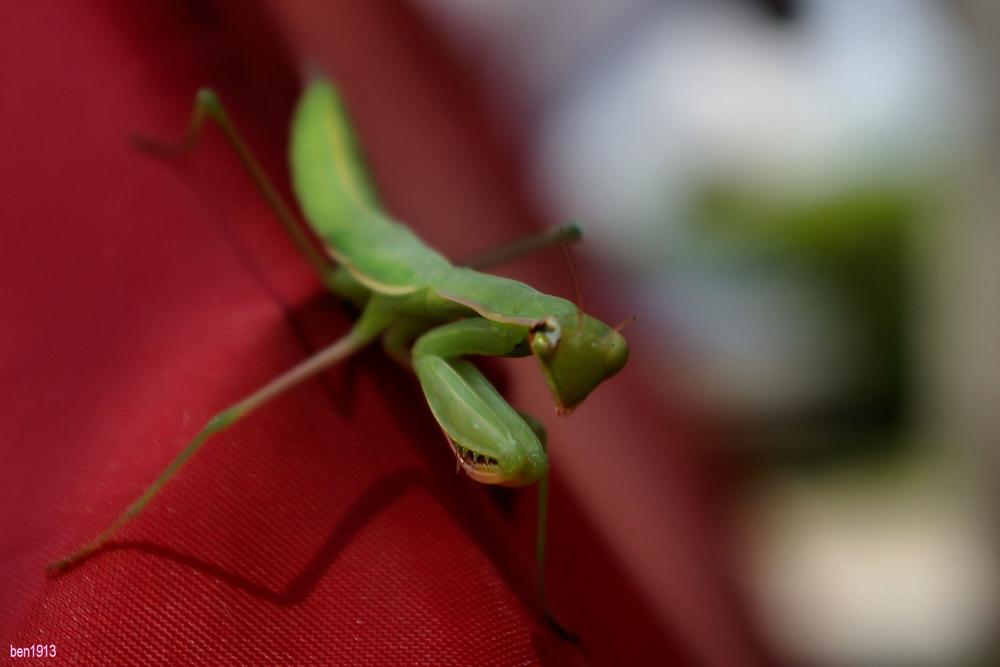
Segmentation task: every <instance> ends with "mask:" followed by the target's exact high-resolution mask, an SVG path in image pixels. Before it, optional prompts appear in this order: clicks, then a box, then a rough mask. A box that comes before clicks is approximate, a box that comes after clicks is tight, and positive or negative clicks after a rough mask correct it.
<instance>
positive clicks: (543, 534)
mask: <svg viewBox="0 0 1000 667" xmlns="http://www.w3.org/2000/svg"><path fill="white" fill-rule="evenodd" d="M517 414H519V415H520V416H521V419H523V420H524V421H525V423H526V424H527V425H528V427H529V428H530V429H531V430H532V431H534V433H535V435H536V436H537V437H538V441H539V442H541V443H542V448H543V449H545V450H546V452H548V436H547V435H546V433H545V425H544V424H542V422H541V420H539V419H538V418H537V417H535V416H533V415H530V414H528V413H527V412H522V411H521V410H518V411H517ZM550 474H551V473H546V474H545V476H544V477H542V478H541V479H540V480H538V523H537V528H536V533H535V568H536V574H535V576H536V581H537V582H538V605H539V606H540V607H541V609H542V620H544V621H545V624H546V625H548V626H549V628H550V629H551V630H552V631H553V632H555V633H556V634H557V635H558V636H559V638H560V639H562V640H563V641H567V642H570V643H571V644H576V645H577V646H579V645H580V639H579V637H577V636H576V635H574V634H573V633H572V632H570V631H569V630H567V629H566V628H564V627H563V626H562V625H561V624H560V623H559V621H557V620H556V618H555V616H554V615H553V614H552V610H551V609H550V608H549V600H548V596H547V595H546V594H545V554H546V538H547V536H548V511H549V475H550Z"/></svg>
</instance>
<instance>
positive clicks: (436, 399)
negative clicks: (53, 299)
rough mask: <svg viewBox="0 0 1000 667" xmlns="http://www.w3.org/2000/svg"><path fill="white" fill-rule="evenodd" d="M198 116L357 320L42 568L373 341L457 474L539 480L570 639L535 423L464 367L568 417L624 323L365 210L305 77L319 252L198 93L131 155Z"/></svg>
mask: <svg viewBox="0 0 1000 667" xmlns="http://www.w3.org/2000/svg"><path fill="white" fill-rule="evenodd" d="M206 117H207V118H211V119H212V120H213V121H215V122H216V123H217V124H218V125H219V126H220V128H221V129H222V130H223V132H224V133H225V135H226V136H227V138H228V139H229V141H230V143H231V144H232V145H233V147H234V149H235V150H236V152H237V153H238V154H239V157H240V159H241V161H242V162H243V164H244V166H246V168H247V169H248V171H249V172H250V175H251V176H252V178H253V179H254V181H255V182H256V184H257V186H258V187H259V189H260V190H261V192H262V193H263V195H264V197H265V198H266V199H267V202H268V204H269V205H270V207H271V208H272V209H273V210H274V212H275V213H276V214H277V216H278V218H279V219H280V220H281V222H282V224H283V225H284V226H285V227H286V229H287V230H288V232H289V233H290V234H291V236H292V238H293V239H294V241H295V242H296V244H297V245H298V246H299V247H300V248H301V250H302V251H303V253H304V254H305V256H306V258H307V259H308V260H309V262H310V263H311V264H312V265H313V266H314V267H315V268H316V270H317V272H318V273H319V275H320V277H321V279H322V281H323V283H324V284H325V285H326V287H327V288H329V289H330V290H331V291H333V292H334V293H336V294H338V295H340V296H342V297H344V298H346V299H348V300H350V301H352V302H353V303H354V304H355V305H356V306H358V307H359V309H360V310H361V315H360V317H359V318H358V320H357V322H356V323H355V324H354V326H353V328H352V329H351V330H350V331H349V332H348V333H347V334H346V335H345V336H343V337H342V338H340V339H339V340H337V341H336V342H334V343H333V344H331V345H330V346H329V347H327V348H325V349H323V350H321V351H320V352H318V353H316V354H315V355H313V356H312V357H310V358H308V359H306V360H305V361H303V362H302V363H300V364H299V365H297V366H295V367H294V368H292V369H290V370H289V371H287V372H285V373H284V374H283V375H281V376H279V377H278V378H276V379H274V380H273V381H271V382H270V383H268V384H267V385H265V386H264V387H263V388H261V389H259V390H258V391H256V392H255V393H253V394H251V395H250V396H248V397H247V398H245V399H243V400H242V401H240V402H238V403H236V404H235V405H233V406H231V407H229V408H228V409H226V410H224V411H222V412H221V413H219V414H217V415H216V416H215V417H213V418H212V419H211V420H209V422H208V424H207V425H206V426H205V427H204V428H203V429H202V430H201V431H200V432H199V433H198V434H197V435H196V436H195V438H194V439H193V440H192V441H191V442H190V443H189V444H188V445H187V447H186V448H185V449H184V450H183V451H181V453H180V454H179V455H178V456H177V458H176V459H175V460H174V461H173V462H172V463H171V464H170V466H169V467H168V468H167V469H166V470H165V471H164V472H163V473H162V475H161V476H160V477H159V478H158V479H157V480H156V481H155V482H154V483H153V484H152V485H151V486H150V487H149V488H148V489H147V490H146V492H145V493H144V494H143V495H142V496H141V497H140V498H139V499H138V500H137V501H135V503H133V504H132V505H131V506H130V507H129V508H128V509H127V510H126V511H125V512H124V513H123V514H122V515H121V516H120V517H119V518H118V519H117V520H116V521H115V522H114V523H113V524H112V525H111V526H110V527H109V528H108V529H107V530H105V531H104V532H103V533H101V534H100V535H99V536H97V537H96V538H95V539H94V540H92V541H91V542H90V543H88V544H87V545H85V546H84V547H82V548H81V549H79V550H78V551H76V552H74V553H72V554H70V555H69V556H66V557H65V558H63V559H61V560H59V561H56V562H54V563H52V564H50V565H49V566H48V567H47V568H46V570H47V571H48V572H50V573H55V572H59V571H62V570H65V569H68V568H69V567H70V566H72V565H74V564H75V563H77V562H79V561H80V560H82V559H84V558H85V557H87V556H88V555H89V554H91V553H93V552H94V551H96V550H97V549H99V548H100V547H101V545H103V544H104V543H105V542H106V541H107V540H108V539H109V538H111V536H112V535H114V533H115V532H116V531H117V530H118V529H119V528H121V526H122V525H124V524H125V523H126V522H127V521H129V520H130V519H132V518H134V517H135V516H137V515H138V514H139V513H140V512H142V510H143V508H144V507H145V506H146V505H147V504H148V503H149V502H150V500H152V498H153V497H154V496H155V495H156V494H157V492H158V491H159V490H160V489H161V488H162V487H163V485H164V484H165V483H166V482H167V481H168V480H169V479H170V478H171V477H172V476H173V475H174V474H175V473H176V472H177V471H178V470H179V469H180V468H181V467H182V466H183V465H184V464H185V463H186V462H187V460H188V459H189V458H190V457H191V456H192V455H193V454H194V453H195V452H196V451H197V450H198V449H199V448H200V447H201V446H202V445H203V444H204V442H205V441H206V440H207V439H208V438H209V436H211V435H212V434H213V433H217V432H219V431H221V430H223V429H225V428H227V427H228V426H230V425H232V424H233V423H235V422H236V421H238V420H240V419H241V418H243V417H244V416H246V415H247V414H248V413H249V412H251V411H252V410H254V409H255V408H257V407H259V406H260V405H262V404H264V403H266V402H267V401H269V400H270V399H272V398H274V397H275V396H278V395H279V394H281V393H282V392H284V391H286V390H288V389H289V388H291V387H293V386H295V385H297V384H299V383H300V382H302V381H303V380H306V379H308V378H310V377H312V376H314V375H316V374H317V373H320V372H322V371H323V370H324V369H326V368H329V367H330V366H332V365H334V364H336V363H339V362H341V361H343V360H345V359H346V358H347V357H349V356H350V355H352V354H354V353H355V352H357V351H358V350H360V349H361V348H362V347H364V346H366V345H367V344H368V343H370V342H372V341H374V340H375V339H376V338H379V337H381V339H382V344H383V347H384V348H385V351H386V352H387V353H388V354H389V355H390V356H391V357H392V358H393V359H395V360H397V361H398V362H400V363H401V364H403V365H404V366H407V367H409V368H412V369H413V371H414V372H415V373H416V375H417V377H418V379H419V381H420V384H421V386H422V388H423V391H424V395H425V396H426V398H427V403H428V404H429V406H430V409H431V412H432V413H433V415H434V417H435V419H436V420H437V421H438V423H439V424H440V425H441V428H442V430H443V431H444V433H445V437H446V439H447V441H448V443H449V445H450V446H451V449H452V451H453V452H454V454H455V457H456V461H457V466H458V468H459V469H461V470H465V472H466V473H467V474H468V475H469V477H471V478H472V479H474V480H476V481H478V482H482V483H485V484H502V485H505V486H523V485H527V484H532V483H534V482H540V483H541V487H540V494H539V520H538V538H537V544H536V560H537V565H538V593H539V598H540V602H541V607H542V610H543V614H544V615H545V618H546V620H548V621H549V622H550V624H552V625H553V627H554V628H556V629H557V631H559V632H560V633H562V634H564V636H568V633H565V631H562V630H561V628H560V627H559V626H558V624H557V623H556V622H555V621H554V620H552V617H551V614H549V612H548V607H547V604H546V602H545V596H544V584H543V577H542V571H543V564H544V558H545V512H546V503H547V473H548V469H549V463H548V457H547V456H546V452H545V430H544V427H543V426H542V424H541V422H539V421H538V420H537V419H535V418H534V417H531V416H530V415H527V414H524V413H521V412H518V411H517V410H515V409H514V408H512V407H511V406H510V405H509V404H508V403H507V402H506V401H505V400H504V399H503V398H502V397H501V396H500V394H499V393H498V392H497V390H496V389H495V388H494V387H493V386H492V385H491V384H490V383H489V381H487V379H486V378H485V377H484V376H483V375H482V373H480V371H479V370H478V369H477V368H476V367H475V366H474V365H473V364H472V363H470V362H469V361H468V360H466V359H465V357H468V356H475V355H494V356H503V357H526V356H529V355H533V356H534V357H535V359H536V360H537V362H538V365H539V367H540V368H541V371H542V374H543V375H544V377H545V381H546V383H547V384H548V387H549V389H550V390H551V392H552V396H553V398H554V399H555V404H556V411H557V412H558V413H560V414H569V413H570V412H571V411H572V410H573V409H574V408H576V407H577V406H578V405H579V404H580V403H581V402H582V401H583V400H584V398H586V396H587V395H588V394H589V393H590V392H591V391H592V390H593V389H594V388H595V387H596V386H597V385H598V384H600V383H601V382H603V381H604V380H606V379H607V378H609V377H611V376H612V375H614V374H615V373H617V372H618V371H620V370H621V369H622V367H623V366H624V365H625V362H626V361H627V360H628V352H629V348H628V344H627V343H626V341H625V338H624V337H623V336H622V335H621V333H620V330H621V328H623V326H624V325H625V324H626V323H627V322H628V320H627V321H626V322H625V323H623V324H622V325H619V326H618V327H615V328H612V327H609V326H607V325H606V324H603V323H602V322H600V321H598V320H596V319H594V318H592V317H590V316H588V315H585V314H584V313H583V311H582V309H581V308H578V307H577V306H576V305H574V304H573V303H572V302H570V301H567V300H565V299H561V298H558V297H554V296H548V295H546V294H542V293H541V292H538V291H537V290H535V289H533V288H531V287H529V286H527V285H525V284H523V283H520V282H517V281H514V280H510V279H506V278H501V277H497V276H492V275H487V274H484V273H479V272H478V271H475V270H473V269H472V268H469V267H457V266H453V265H452V264H451V263H449V262H448V261H447V260H446V259H445V258H444V257H443V256H441V255H440V254H439V253H437V252H435V251H434V250H432V249H431V248H428V247H427V246H426V245H424V243H423V242H422V241H420V239H419V238H418V237H417V236H416V235H415V234H414V233H413V232H412V231H410V230H409V229H408V228H406V227H404V226H403V225H401V224H399V223H397V222H395V221H394V220H392V219H391V218H390V217H389V216H388V215H387V214H386V213H385V212H384V211H383V210H382V208H381V207H380V205H379V203H378V201H377V198H376V195H375V189H374V187H373V185H372V183H371V181H370V180H369V178H368V175H367V173H366V171H365V169H364V167H363V163H362V160H361V156H360V150H359V147H358V145H357V143H356V142H355V140H354V135H353V133H352V131H351V128H350V125H349V121H348V117H347V114H346V111H345V108H344V104H343V101H342V100H341V97H340V95H339V93H338V92H337V90H336V89H335V88H334V87H333V85H331V84H330V83H329V82H328V81H326V80H323V79H321V78H317V79H315V80H313V81H312V82H311V83H309V84H308V86H307V89H306V91H305V93H304V95H303V96H302V98H301V100H300V101H299V104H298V107H297V109H296V111H295V115H294V118H293V121H292V126H291V151H290V152H291V165H292V176H293V185H294V190H295V192H296V194H297V196H298V198H299V202H300V204H301V208H302V211H303V213H304V215H305V218H306V220H308V222H309V224H310V225H311V228H312V233H313V234H315V236H316V237H318V239H319V240H320V241H321V242H322V246H323V250H322V251H321V250H320V249H319V248H317V247H316V243H315V241H313V239H312V238H311V236H310V232H309V231H307V229H306V228H305V226H304V224H303V223H302V222H300V221H299V219H298V218H297V217H296V216H295V215H294V214H293V213H292V212H291V209H290V208H289V207H288V206H287V205H286V204H285V203H284V201H283V200H282V198H281V197H280V195H279V194H278V192H277V190H276V189H275V187H274V186H273V184H272V183H271V182H270V180H269V179H268V177H267V176H266V174H265V173H264V172H263V170H262V169H261V167H260V166H259V164H258V162H257V160H256V159H255V158H254V157H253V155H252V154H251V152H250V150H249V149H248V148H247V146H246V144H245V142H244V141H243V140H242V138H241V137H240V135H239V134H238V133H237V131H236V129H235V127H234V126H233V124H232V123H231V122H230V120H229V118H228V115H227V114H226V112H225V110H224V108H223V106H222V104H221V103H220V101H219V99H218V97H217V96H216V95H215V93H213V92H212V91H211V90H208V89H202V90H200V91H199V92H198V94H197V96H196V99H195V105H194V111H193V114H192V118H191V123H190V126H189V128H188V133H187V136H186V138H185V139H184V141H183V142H182V143H181V144H179V145H178V146H175V147H165V146H161V145H159V144H153V143H151V142H148V141H145V140H139V143H140V147H142V148H145V149H147V150H150V151H153V152H159V153H177V152H182V151H187V150H189V149H191V148H192V147H193V146H194V145H195V143H196V142H197V140H198V137H199V136H200V133H201V129H202V127H203V125H204V121H205V118H206ZM578 236H579V229H578V228H576V227H575V226H570V227H566V228H561V229H559V230H557V231H556V232H552V233H549V234H547V235H545V236H542V237H538V240H536V241H535V242H531V243H527V244H525V245H523V246H522V247H520V248H515V249H512V250H511V252H512V253H513V252H522V251H525V250H530V249H532V248H533V247H536V246H542V245H546V244H549V243H558V242H562V243H565V242H566V241H567V240H570V239H574V238H576V237H578ZM496 258H497V257H496V256H495V257H494V259H496ZM483 263H485V261H484V262H480V263H479V264H480V265H481V264H483Z"/></svg>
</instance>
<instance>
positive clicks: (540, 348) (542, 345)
mask: <svg viewBox="0 0 1000 667" xmlns="http://www.w3.org/2000/svg"><path fill="white" fill-rule="evenodd" d="M530 332H531V349H532V351H533V352H535V353H536V354H544V353H546V352H549V351H551V350H554V349H556V346H557V345H559V341H560V340H562V328H561V327H560V326H559V322H558V321H556V318H554V317H546V318H545V319H544V320H538V322H536V323H535V324H534V326H532V327H531V329H530Z"/></svg>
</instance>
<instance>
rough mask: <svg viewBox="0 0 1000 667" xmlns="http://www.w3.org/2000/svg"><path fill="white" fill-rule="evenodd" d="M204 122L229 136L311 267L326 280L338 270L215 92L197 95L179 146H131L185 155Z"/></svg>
mask: <svg viewBox="0 0 1000 667" xmlns="http://www.w3.org/2000/svg"><path fill="white" fill-rule="evenodd" d="M205 118H211V119H212V120H213V121H215V124H216V125H218V126H219V128H220V129H221V130H222V132H223V133H224V134H225V135H226V139H228V140H229V144H230V145H231V146H232V147H233V150H235V151H236V155H237V156H238V157H239V159H240V162H242V163H243V166H244V167H245V168H246V170H247V172H249V174H250V177H251V178H252V179H253V181H254V183H255V184H256V186H257V189H259V190H260V192H261V194H262V195H264V199H265V200H267V204H268V206H270V207H271V210H272V211H274V214H275V215H276V216H277V217H278V219H279V220H280V221H281V224H282V225H283V226H284V227H285V230H286V231H287V232H288V233H289V234H290V235H291V237H292V240H294V241H295V244H296V245H297V246H298V247H299V249H300V250H301V251H302V253H303V254H304V255H305V256H306V259H308V260H309V263H310V264H312V265H313V267H314V268H315V269H316V271H317V273H319V275H320V277H322V278H324V280H326V279H327V277H328V275H329V274H330V272H331V271H332V270H333V268H334V266H335V265H334V262H333V260H332V259H330V258H329V257H328V256H327V255H326V254H324V253H322V252H320V251H319V250H318V249H317V247H316V242H315V240H314V238H313V235H312V232H311V230H310V229H309V227H308V225H306V224H305V223H303V222H302V221H301V220H300V219H299V218H298V217H297V216H296V215H295V214H294V213H292V209H291V208H290V207H289V206H288V204H287V203H285V200H284V199H283V198H282V197H281V195H280V194H279V193H278V190H277V188H275V187H274V183H272V182H271V179H270V178H269V177H268V176H267V174H266V173H265V172H264V169H263V168H262V167H261V166H260V163H259V162H258V161H257V158H255V157H254V155H253V153H252V152H251V151H250V148H249V147H248V146H247V143H246V141H244V140H243V137H242V136H241V135H240V133H239V132H238V131H237V130H236V127H235V126H234V125H233V123H232V121H231V120H230V119H229V115H228V114H227V113H226V110H225V108H224V107H223V106H222V102H221V101H220V100H219V97H218V95H216V94H215V91H213V90H211V89H209V88H202V89H200V90H199V91H198V93H197V94H196V95H195V99H194V109H193V110H192V112H191V121H190V123H189V124H188V131H187V134H186V135H185V136H184V138H183V139H182V140H181V141H180V142H178V143H174V144H170V143H160V142H157V141H154V140H151V139H147V138H146V137H141V136H134V137H132V143H133V144H135V146H136V147H137V148H138V149H140V150H142V151H145V152H147V153H152V154H154V155H161V156H167V157H170V156H175V155H180V154H182V153H186V152H187V151H189V150H191V149H193V148H194V147H195V145H196V144H197V143H198V139H199V138H200V136H201V131H202V129H203V128H204V125H205Z"/></svg>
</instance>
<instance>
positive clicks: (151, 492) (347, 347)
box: [45, 308, 388, 575]
mask: <svg viewBox="0 0 1000 667" xmlns="http://www.w3.org/2000/svg"><path fill="white" fill-rule="evenodd" d="M386 316H387V313H385V312H383V311H382V309H380V308H375V309H367V310H366V311H365V313H364V314H363V315H362V317H361V319H360V320H358V322H357V324H355V325H354V328H353V329H351V331H350V333H348V334H347V335H346V336H344V337H342V338H340V339H339V340H337V341H336V342H334V343H332V344H331V345H330V346H328V347H326V348H325V349H323V350H320V351H319V352H317V353H316V354H314V355H313V356H311V357H309V358H308V359H306V360H305V361H303V362H301V363H300V364H298V365H297V366H294V367H293V368H291V369H289V370H288V371H286V372H285V373H283V374H282V375H279V376H278V377H277V378H275V379H274V380H272V381H271V382H269V383H267V384H266V385H264V386H263V387H261V388H260V389H258V390H257V391H255V392H254V393H253V394H251V395H250V396H248V397H246V398H245V399H243V400H242V401H240V402H239V403H236V404H235V405H232V406H230V407H228V408H226V409H225V410H223V411H222V412H220V413H219V414H217V415H215V416H214V417H212V418H211V419H210V420H209V421H208V423H207V424H206V425H205V427H204V428H202V430H201V431H199V432H198V434H197V435H196V436H195V437H194V439H193V440H192V441H191V442H190V443H188V445H187V447H185V448H184V449H183V450H182V451H181V453H180V454H178V455H177V457H176V458H175V459H174V460H173V462H172V463H171V464H170V465H169V466H168V467H167V469H166V470H164V471H163V473H162V474H161V475H160V476H159V477H158V478H157V479H156V481H155V482H153V484H152V485H151V486H150V487H149V488H148V489H146V492H145V493H143V494H142V496H141V497H140V498H139V499H138V500H136V501H135V502H134V503H132V505H130V506H129V508H128V509H126V510H125V512H124V513H122V515H121V516H120V517H118V519H116V520H115V522H114V523H112V524H111V525H110V526H109V527H108V528H107V529H106V530H105V531H104V532H103V533H101V534H100V535H98V536H97V537H96V538H94V539H93V540H91V541H90V542H89V543H87V544H86V545H85V546H83V547H82V548H80V549H78V550H77V551H74V552H73V553H71V554H70V555H69V556H66V557H65V558H61V559H60V560H57V561H55V562H53V563H50V564H49V565H47V566H46V567H45V571H46V572H47V573H48V574H50V575H55V574H58V573H59V572H62V571H65V570H67V569H69V568H71V567H72V566H73V565H75V564H76V563H78V562H80V561H81V560H83V559H85V558H87V557H88V556H89V555H90V554H92V553H94V552H95V551H97V550H98V549H100V548H101V546H102V545H103V544H104V543H105V542H107V541H108V540H109V539H111V537H112V536H113V535H114V534H115V533H116V532H118V529H119V528H121V527H122V526H124V525H125V524H126V523H128V522H129V521H131V520H132V519H134V518H135V517H137V516H138V515H139V514H140V513H141V512H142V511H143V510H144V509H145V508H146V505H148V504H149V502H150V501H151V500H152V499H153V498H154V497H155V496H156V494H157V493H159V492H160V489H162V488H163V486H164V485H165V484H166V483H167V482H168V481H170V478H171V477H173V476H174V475H175V474H176V473H177V472H178V471H179V470H180V469H181V468H182V467H183V466H184V464H185V463H187V461H188V459H190V458H191V457H192V456H193V455H194V454H195V453H196V452H197V451H198V450H199V449H201V447H202V445H204V444H205V442H206V441H207V440H208V439H209V437H211V436H212V435H214V434H216V433H218V432H220V431H224V430H225V429H227V428H229V427H230V426H232V425H233V424H235V423H236V422H238V421H239V420H240V419H242V418H243V417H245V416H246V415H248V414H249V413H250V412H252V411H253V410H255V409H256V408H258V407H260V406H261V405H263V404H265V403H267V402H268V401H270V400H271V399H272V398H275V397H276V396H279V395H280V394H283V393H284V392H286V391H288V390H289V389H291V388H292V387H294V386H296V385H298V384H300V383H301V382H303V381H304V380H307V379H309V378H311V377H313V376H314V375H316V374H318V373H320V372H322V371H324V370H326V369H327V368H329V367H330V366H333V365H334V364H336V363H338V362H340V361H343V360H344V359H346V358H347V357H349V356H351V355H352V354H354V353H355V352H357V351H358V350H359V349H360V348H362V347H364V346H365V345H366V344H368V342H370V341H371V340H372V339H373V338H375V337H376V336H377V335H378V334H379V333H381V332H382V331H383V330H384V329H385V326H386V325H387V324H388V322H387V321H386Z"/></svg>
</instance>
